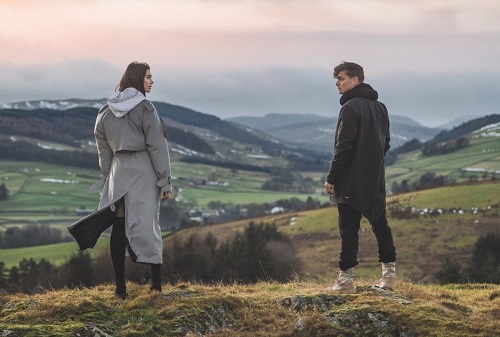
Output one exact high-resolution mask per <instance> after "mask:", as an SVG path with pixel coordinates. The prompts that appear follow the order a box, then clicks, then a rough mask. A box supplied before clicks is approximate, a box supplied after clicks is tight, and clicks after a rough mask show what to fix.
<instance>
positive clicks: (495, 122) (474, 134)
mask: <svg viewBox="0 0 500 337" xmlns="http://www.w3.org/2000/svg"><path fill="white" fill-rule="evenodd" d="M456 144H463V145H462V146H457V145H456ZM417 145H418V146H414V147H413V148H415V147H416V148H417V149H412V147H408V149H409V150H408V151H400V150H401V148H399V149H395V150H392V151H393V153H392V154H395V153H397V160H396V161H395V163H394V164H393V165H391V166H388V167H387V168H386V182H387V186H388V189H391V186H392V184H393V183H394V182H397V183H399V184H401V183H402V182H403V181H407V182H408V183H409V184H411V183H412V182H415V181H418V180H419V179H421V177H422V176H424V175H425V174H426V173H428V172H430V173H432V174H434V175H436V176H441V177H443V179H445V180H446V181H447V182H448V183H455V182H463V181H467V180H470V181H474V180H483V179H496V178H497V177H498V175H499V174H500V154H499V153H500V115H490V116H485V117H482V118H477V119H474V120H471V121H469V122H467V123H464V124H462V125H460V126H458V127H456V128H454V129H452V130H449V131H443V132H441V133H439V134H438V135H436V136H435V137H434V138H433V139H431V140H429V141H427V142H424V143H421V144H417ZM431 150H433V152H432V151H431ZM389 155H391V153H389Z"/></svg>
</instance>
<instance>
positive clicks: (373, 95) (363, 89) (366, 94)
mask: <svg viewBox="0 0 500 337" xmlns="http://www.w3.org/2000/svg"><path fill="white" fill-rule="evenodd" d="M355 97H363V98H368V99H369V100H372V101H376V100H377V99H378V92H376V91H375V90H374V89H373V88H372V87H371V86H370V85H369V84H367V83H360V84H358V85H357V86H355V87H354V88H352V89H351V90H349V91H347V92H346V93H345V94H343V95H342V97H340V105H344V104H345V103H347V102H348V101H349V100H351V99H353V98H355Z"/></svg>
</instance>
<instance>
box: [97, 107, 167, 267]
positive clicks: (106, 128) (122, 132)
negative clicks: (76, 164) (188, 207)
mask: <svg viewBox="0 0 500 337" xmlns="http://www.w3.org/2000/svg"><path fill="white" fill-rule="evenodd" d="M94 134H95V139H96V143H97V151H98V155H99V167H100V168H101V172H102V174H103V175H104V177H105V178H106V182H105V185H104V190H103V193H102V197H101V201H100V202H99V209H102V208H105V207H107V206H108V205H110V204H113V203H115V202H116V201H118V200H120V199H122V198H123V200H124V202H125V228H126V235H127V239H128V245H127V246H128V253H129V255H130V256H131V257H132V259H133V260H134V261H135V262H141V263H154V264H159V263H162V262H163V261H162V237H161V230H160V198H161V192H164V191H171V190H172V183H171V174H170V157H169V152H168V145H167V140H166V138H165V133H164V129H163V125H162V122H161V120H160V117H159V115H158V112H157V111H156V109H155V108H154V106H153V104H151V103H150V102H149V101H147V100H144V101H142V102H141V103H139V104H138V105H136V106H135V107H134V108H133V109H132V110H130V111H129V112H128V113H126V114H125V115H124V116H123V117H120V118H118V117H116V116H115V114H113V112H112V111H111V109H110V108H109V107H108V106H104V107H103V108H102V109H101V110H100V112H99V115H98V116H97V120H96V125H95V130H94ZM111 209H114V207H111Z"/></svg>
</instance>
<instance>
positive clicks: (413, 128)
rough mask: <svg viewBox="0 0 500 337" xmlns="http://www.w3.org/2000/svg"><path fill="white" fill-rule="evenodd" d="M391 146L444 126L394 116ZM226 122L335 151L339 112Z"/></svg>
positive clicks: (429, 134) (421, 137) (431, 134)
mask: <svg viewBox="0 0 500 337" xmlns="http://www.w3.org/2000/svg"><path fill="white" fill-rule="evenodd" d="M390 118H391V143H392V145H391V147H393V148H394V147H398V146H401V145H403V144H404V143H406V142H407V141H409V140H411V139H414V138H417V139H419V140H420V141H427V140H429V139H431V138H433V137H434V136H435V135H436V134H438V133H439V132H440V131H442V129H439V128H429V127H426V126H423V125H421V124H420V123H418V122H416V121H414V120H413V119H411V118H409V117H405V116H399V115H390ZM226 121H229V122H232V123H237V124H240V125H245V126H248V127H250V128H254V129H257V130H259V131H262V132H266V133H268V134H269V135H272V136H274V137H277V138H279V139H282V140H284V141H287V142H291V143H295V144H298V145H300V146H303V147H307V148H309V149H314V150H318V151H324V152H331V151H332V141H333V135H334V132H335V128H336V126H337V115H336V114H335V116H333V115H332V116H331V117H324V116H319V115H314V114H292V113H285V114H277V113H273V114H268V115H265V116H263V117H253V116H242V117H233V118H227V119H226Z"/></svg>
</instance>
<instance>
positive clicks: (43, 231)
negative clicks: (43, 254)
mask: <svg viewBox="0 0 500 337" xmlns="http://www.w3.org/2000/svg"><path fill="white" fill-rule="evenodd" d="M64 241H71V239H70V238H69V237H67V236H65V237H63V236H62V233H61V231H60V230H59V229H57V228H53V227H50V226H48V225H28V226H24V227H17V226H13V227H8V228H7V229H5V230H4V231H0V249H5V248H21V247H34V246H41V245H48V244H52V243H59V242H64Z"/></svg>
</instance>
